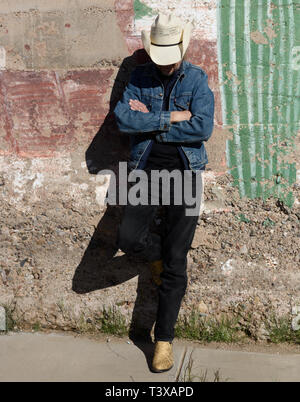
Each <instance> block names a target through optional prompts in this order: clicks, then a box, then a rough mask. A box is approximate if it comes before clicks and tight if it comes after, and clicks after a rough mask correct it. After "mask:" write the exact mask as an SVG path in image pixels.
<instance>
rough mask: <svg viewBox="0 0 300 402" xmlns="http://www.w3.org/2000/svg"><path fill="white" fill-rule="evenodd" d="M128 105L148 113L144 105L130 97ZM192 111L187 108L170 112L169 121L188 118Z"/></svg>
mask: <svg viewBox="0 0 300 402" xmlns="http://www.w3.org/2000/svg"><path fill="white" fill-rule="evenodd" d="M129 106H130V109H131V110H134V111H136V112H142V113H149V110H148V109H147V107H146V105H144V103H142V102H140V101H139V100H137V99H130V100H129ZM191 117H192V113H191V112H190V111H189V110H183V111H180V112H178V111H175V112H171V117H170V122H171V123H179V122H180V121H185V120H190V118H191Z"/></svg>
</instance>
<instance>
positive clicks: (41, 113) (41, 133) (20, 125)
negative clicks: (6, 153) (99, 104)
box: [2, 72, 72, 157]
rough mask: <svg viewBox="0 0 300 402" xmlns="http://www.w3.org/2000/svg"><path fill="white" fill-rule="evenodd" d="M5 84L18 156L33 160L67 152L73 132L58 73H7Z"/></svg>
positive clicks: (14, 145)
mask: <svg viewBox="0 0 300 402" xmlns="http://www.w3.org/2000/svg"><path fill="white" fill-rule="evenodd" d="M2 83H3V86H4V91H5V93H6V99H5V105H6V108H7V111H8V114H9V116H10V118H11V132H10V133H9V134H10V136H11V138H12V143H13V147H14V152H15V153H17V154H18V155H20V156H31V157H33V156H51V155H53V154H55V153H56V152H59V153H62V152H64V151H67V149H68V145H69V144H70V141H71V138H72V130H71V129H70V124H69V123H70V122H69V118H68V115H67V113H66V111H65V105H64V102H63V99H62V97H61V94H60V91H59V88H58V84H57V80H56V76H55V73H53V72H5V73H4V74H3V82H2ZM7 130H8V127H7Z"/></svg>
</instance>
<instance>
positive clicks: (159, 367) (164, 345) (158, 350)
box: [152, 341, 174, 373]
mask: <svg viewBox="0 0 300 402" xmlns="http://www.w3.org/2000/svg"><path fill="white" fill-rule="evenodd" d="M173 364H174V359H173V350H172V344H171V343H170V342H165V341H157V342H156V343H155V349H154V357H153V361H152V370H153V371H154V372H155V373H162V372H164V371H168V370H170V369H171V368H172V367H173Z"/></svg>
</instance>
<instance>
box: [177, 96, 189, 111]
mask: <svg viewBox="0 0 300 402" xmlns="http://www.w3.org/2000/svg"><path fill="white" fill-rule="evenodd" d="M191 98H192V94H184V95H179V96H176V97H175V98H174V105H175V107H176V108H179V109H180V110H189V108H190V104H191Z"/></svg>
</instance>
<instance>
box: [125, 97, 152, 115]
mask: <svg viewBox="0 0 300 402" xmlns="http://www.w3.org/2000/svg"><path fill="white" fill-rule="evenodd" d="M129 106H130V109H131V110H135V111H136V112H142V113H149V110H148V109H147V106H146V105H144V104H143V103H142V102H140V101H138V100H136V99H130V100H129Z"/></svg>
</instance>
